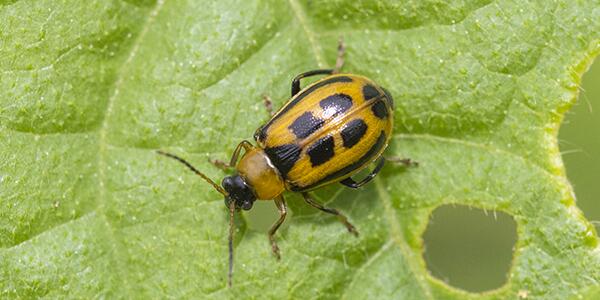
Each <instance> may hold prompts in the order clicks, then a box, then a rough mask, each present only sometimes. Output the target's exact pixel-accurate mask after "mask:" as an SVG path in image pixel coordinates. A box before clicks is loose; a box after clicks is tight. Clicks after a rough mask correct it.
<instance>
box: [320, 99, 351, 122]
mask: <svg viewBox="0 0 600 300" xmlns="http://www.w3.org/2000/svg"><path fill="white" fill-rule="evenodd" d="M319 105H321V108H323V111H324V115H325V116H326V117H335V116H337V115H339V114H341V113H343V112H345V111H347V110H348V109H350V107H352V97H350V96H348V95H346V94H334V95H331V96H329V97H327V98H325V99H323V100H321V102H319Z"/></svg>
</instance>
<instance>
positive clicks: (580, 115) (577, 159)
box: [559, 60, 600, 229]
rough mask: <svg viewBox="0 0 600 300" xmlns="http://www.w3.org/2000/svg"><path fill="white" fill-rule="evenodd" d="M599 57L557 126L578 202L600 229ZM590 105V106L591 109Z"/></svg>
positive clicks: (565, 161)
mask: <svg viewBox="0 0 600 300" xmlns="http://www.w3.org/2000/svg"><path fill="white" fill-rule="evenodd" d="M598 82H600V60H596V62H595V63H594V64H593V65H592V66H591V68H590V69H589V71H588V72H587V73H585V75H584V76H583V81H582V85H581V91H580V94H579V99H577V103H576V104H575V105H574V106H573V107H572V108H571V110H570V111H569V112H568V113H567V115H566V117H565V120H564V122H563V124H562V125H561V128H560V134H559V143H560V150H561V153H562V156H563V161H564V163H565V166H566V169H567V177H568V178H569V181H570V182H571V184H572V185H573V187H574V189H575V194H576V195H577V206H578V207H579V208H580V209H581V210H582V211H583V213H584V215H585V216H586V218H587V219H588V220H590V221H592V222H593V223H594V224H595V225H596V228H597V229H600V201H598V195H600V185H598V174H600V139H598V136H599V135H600V111H598V110H599V109H600V106H598V105H597V103H600V85H598ZM592 107H593V109H592Z"/></svg>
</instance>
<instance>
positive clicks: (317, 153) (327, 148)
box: [306, 136, 335, 167]
mask: <svg viewBox="0 0 600 300" xmlns="http://www.w3.org/2000/svg"><path fill="white" fill-rule="evenodd" d="M334 146H335V144H334V142H333V137H332V136H326V137H324V138H322V139H319V140H318V141H316V142H315V143H314V144H312V145H311V146H310V147H308V150H307V151H306V153H308V156H309V157H310V163H311V164H312V165H313V167H315V166H318V165H321V164H324V163H326V162H327V161H328V160H330V159H331V158H332V157H333V155H334V154H335V153H334V152H333V147H334Z"/></svg>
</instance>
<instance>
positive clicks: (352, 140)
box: [340, 119, 367, 148]
mask: <svg viewBox="0 0 600 300" xmlns="http://www.w3.org/2000/svg"><path fill="white" fill-rule="evenodd" d="M366 132H367V124H366V123H365V121H363V120H362V119H355V120H352V121H350V122H348V124H346V126H345V127H344V129H342V132H341V133H340V134H341V135H342V140H343V141H344V147H346V148H352V146H354V145H356V144H357V143H358V142H359V141H360V139H361V138H362V137H363V136H364V135H365V133H366Z"/></svg>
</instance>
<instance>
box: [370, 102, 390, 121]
mask: <svg viewBox="0 0 600 300" xmlns="http://www.w3.org/2000/svg"><path fill="white" fill-rule="evenodd" d="M371 110H373V113H374V114H375V116H376V117H378V118H380V119H385V118H386V117H387V115H388V109H387V107H386V106H385V102H383V101H382V100H379V101H377V102H375V103H374V104H373V106H371Z"/></svg>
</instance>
